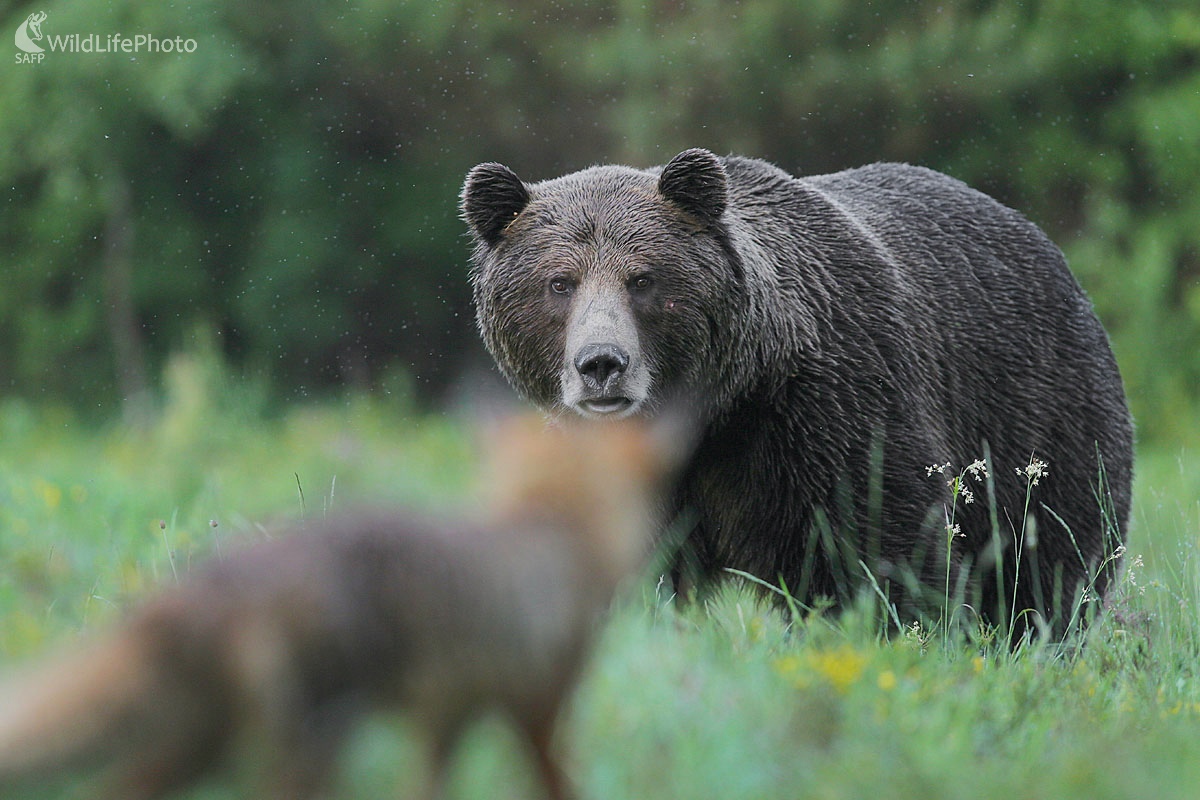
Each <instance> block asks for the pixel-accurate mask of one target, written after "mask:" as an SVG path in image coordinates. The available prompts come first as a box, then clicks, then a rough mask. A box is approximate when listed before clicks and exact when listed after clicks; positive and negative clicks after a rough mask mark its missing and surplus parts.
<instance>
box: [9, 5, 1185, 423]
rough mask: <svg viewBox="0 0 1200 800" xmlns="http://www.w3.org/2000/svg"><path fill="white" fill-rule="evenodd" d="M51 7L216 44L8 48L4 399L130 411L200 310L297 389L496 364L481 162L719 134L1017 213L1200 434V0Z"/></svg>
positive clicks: (1140, 385)
mask: <svg viewBox="0 0 1200 800" xmlns="http://www.w3.org/2000/svg"><path fill="white" fill-rule="evenodd" d="M35 10H44V11H46V12H47V13H48V19H47V21H46V22H45V23H43V26H42V27H43V30H44V31H45V32H46V34H47V35H62V34H69V33H85V34H86V33H97V34H102V35H107V34H111V33H118V32H119V33H122V34H124V35H127V36H129V35H133V34H136V33H140V32H145V33H151V34H154V35H156V36H159V37H172V36H176V35H179V36H183V37H185V38H187V37H190V38H194V39H196V40H197V42H198V49H197V51H196V52H195V53H192V54H184V55H180V54H146V53H142V54H137V55H136V56H134V55H126V54H120V55H118V54H112V53H106V54H84V53H57V52H48V53H47V54H46V57H45V59H44V61H43V63H41V64H38V65H21V64H14V63H13V61H12V57H11V56H10V57H9V58H10V61H9V63H8V65H6V66H5V67H4V74H3V78H2V80H0V184H2V185H3V186H5V187H6V193H5V194H6V200H5V202H4V204H3V206H0V208H2V209H3V211H2V213H0V271H2V273H0V391H2V392H4V393H8V394H18V395H25V396H27V397H29V398H31V399H34V400H35V401H38V400H43V399H48V398H54V399H61V400H66V401H69V402H72V403H75V404H79V405H84V404H100V405H101V406H103V407H104V408H106V409H108V408H111V406H112V404H113V401H114V400H115V399H116V398H118V397H119V396H121V395H123V394H124V395H128V394H129V393H130V391H132V390H134V389H136V388H138V386H139V385H146V384H149V385H151V386H154V385H157V383H158V382H159V381H160V379H161V378H160V376H161V367H162V365H163V363H164V361H165V359H166V357H167V355H168V354H169V353H171V352H172V351H174V350H175V349H178V348H179V347H180V345H181V344H183V343H185V342H186V341H187V340H188V339H189V337H190V336H191V334H192V331H194V330H195V329H196V326H197V325H201V326H206V327H207V329H209V330H212V331H214V335H215V336H216V337H217V340H218V341H219V342H220V349H221V351H222V353H223V354H224V356H225V357H227V358H228V359H230V360H231V361H232V363H234V364H235V365H236V366H237V367H238V368H239V369H241V370H243V371H244V372H245V373H247V374H255V375H264V376H266V380H267V381H268V383H269V385H271V386H272V387H273V389H274V391H275V392H276V393H277V394H280V395H283V396H290V395H291V394H293V393H303V392H305V391H307V390H308V389H310V388H320V387H322V386H328V385H332V384H336V383H344V382H349V383H353V384H356V385H377V384H378V382H379V381H380V380H381V377H382V376H386V375H387V374H388V373H389V371H390V370H392V369H393V368H394V367H400V368H402V369H405V370H408V371H409V372H410V373H411V374H412V375H413V376H414V378H415V382H416V385H417V387H418V389H419V390H420V391H422V392H423V393H424V394H425V395H426V396H434V395H436V394H437V393H439V392H442V391H444V390H445V388H446V387H447V386H448V385H449V384H450V383H451V382H452V381H453V380H454V379H455V378H456V377H457V376H458V375H459V374H460V373H461V372H462V370H463V369H464V368H465V367H467V366H468V365H471V364H481V363H486V356H485V355H484V354H483V353H482V350H481V349H480V347H479V345H478V342H477V336H476V334H475V331H474V328H473V325H472V324H471V311H470V305H469V294H468V291H467V286H466V272H465V261H466V253H467V246H466V242H465V241H464V239H463V238H462V233H463V229H462V226H461V224H460V223H459V221H458V220H457V219H456V216H457V209H456V203H457V193H458V188H459V184H460V181H461V179H462V176H463V174H464V173H465V171H466V170H467V169H468V168H469V167H470V166H471V165H473V164H475V163H477V162H479V161H483V160H500V161H504V162H506V163H508V164H509V165H510V166H512V167H513V168H514V169H516V170H517V171H518V173H519V174H521V175H522V176H523V177H525V178H526V179H538V178H544V177H550V176H552V175H555V174H559V173H562V172H564V171H567V170H572V169H577V168H580V167H583V166H586V165H588V164H591V163H595V162H601V161H624V162H628V163H632V164H635V165H643V166H644V165H650V164H655V163H662V162H663V161H665V160H666V159H667V158H669V157H670V156H671V155H673V154H674V153H675V152H677V151H678V150H680V149H683V148H685V147H689V146H697V145H699V146H705V147H709V148H711V149H714V150H716V151H718V152H730V151H734V152H740V153H745V154H749V155H756V156H761V157H765V158H767V159H769V160H772V161H774V162H776V163H778V164H780V165H781V166H783V167H784V168H786V169H788V170H791V171H794V172H798V173H813V172H822V171H829V170H835V169H839V168H843V167H848V166H854V165H858V164H861V163H865V162H870V161H875V160H903V161H909V162H913V163H920V164H924V165H927V166H930V167H933V168H935V169H940V170H943V171H945V172H948V173H950V174H952V175H955V176H956V177H959V178H961V179H963V180H965V181H967V182H968V183H970V184H972V185H974V186H976V187H978V188H980V189H982V190H984V191H986V192H989V193H991V194H993V195H995V196H997V197H999V198H1000V199H1001V200H1003V201H1005V202H1007V203H1009V204H1010V205H1013V206H1015V207H1016V208H1018V209H1020V210H1022V211H1023V212H1024V213H1026V214H1027V215H1028V216H1030V217H1031V218H1032V219H1033V220H1034V221H1036V222H1037V223H1039V224H1040V225H1042V226H1043V227H1044V228H1046V229H1047V231H1048V232H1049V233H1050V234H1051V235H1052V237H1054V238H1055V239H1056V240H1057V241H1058V242H1059V243H1060V244H1061V245H1062V246H1063V247H1064V249H1065V250H1066V251H1067V254H1068V257H1069V258H1070V260H1071V263H1072V266H1073V268H1074V270H1075V272H1076V274H1077V275H1078V276H1079V278H1080V280H1081V282H1082V283H1083V284H1084V286H1085V288H1087V289H1088V291H1089V292H1090V293H1091V295H1092V297H1093V299H1094V300H1095V302H1096V305H1097V308H1098V311H1099V313H1100V315H1101V317H1102V319H1103V320H1104V322H1105V323H1106V325H1107V326H1108V328H1109V330H1110V332H1111V334H1112V337H1113V340H1114V343H1115V346H1116V349H1117V354H1118V358H1119V359H1120V362H1121V365H1122V368H1123V371H1124V374H1125V376H1126V380H1127V382H1128V387H1129V392H1130V396H1131V400H1132V403H1133V406H1134V411H1135V415H1136V416H1137V418H1138V421H1139V425H1140V433H1141V436H1142V438H1143V440H1160V441H1166V440H1170V439H1172V438H1174V437H1178V436H1181V435H1183V434H1184V433H1186V432H1187V431H1189V430H1191V429H1192V427H1193V426H1192V424H1191V421H1192V420H1194V418H1195V416H1196V411H1197V407H1198V405H1200V360H1198V359H1197V357H1196V356H1195V355H1194V354H1195V353H1196V352H1197V350H1198V348H1200V280H1198V279H1200V226H1197V225H1196V224H1195V220H1196V219H1200V193H1197V192H1196V191H1195V188H1196V187H1197V186H1200V61H1198V56H1200V8H1198V7H1197V6H1196V5H1195V3H1194V2H1193V0H1178V1H1176V2H1171V1H1170V0H1161V2H1155V3H1136V2H1125V0H1058V1H1057V2H1016V1H1015V0H997V1H996V2H979V1H978V0H945V2H941V3H936V4H934V3H912V2H901V1H900V0H884V1H883V2H842V1H841V0H814V1H813V2H806V3H793V2H787V0H747V2H741V3H732V2H716V0H707V1H704V0H700V1H698V2H693V3H683V2H677V1H676V2H667V1H665V0H653V1H652V2H643V1H642V0H638V1H637V2H633V1H632V0H607V1H606V2H599V1H597V0H592V1H590V2H581V3H572V4H565V3H563V4H560V3H557V2H547V1H546V0H526V1H525V2H519V3H516V4H509V5H506V6H504V7H501V6H498V5H493V4H484V3H468V2H463V1H462V0H442V2H437V3H434V2H429V1H428V0H427V1H426V2H394V1H393V2H385V1H384V0H369V1H368V2H364V3H359V4H354V5H347V4H342V3H337V4H330V3H317V2H311V1H306V2H293V3H288V4H284V3H268V2H262V0H250V1H249V2H238V3H234V2H219V0H199V1H198V2H190V3H186V4H174V3H143V2H134V0H113V2H110V3H94V2H84V0H46V2H40V3H32V4H27V3H23V4H21V5H19V6H18V7H16V8H12V9H10V10H9V11H7V12H5V13H4V14H3V16H0V20H2V22H3V24H2V25H0V28H2V29H3V30H4V31H6V32H7V31H12V30H15V28H16V27H17V25H18V24H19V23H20V22H21V21H22V20H23V19H24V17H25V16H26V15H28V14H29V13H31V12H33V11H35ZM5 35H6V36H7V35H9V34H8V33H5ZM122 275H125V276H126V277H125V279H123V278H122ZM123 280H124V282H123ZM123 298H124V299H125V300H127V301H128V303H127V305H128V309H126V310H125V311H124V312H123V311H122V308H123V306H122V301H123ZM139 371H140V373H141V374H139ZM123 373H124V374H125V377H124V378H122V377H121V376H122V374H123Z"/></svg>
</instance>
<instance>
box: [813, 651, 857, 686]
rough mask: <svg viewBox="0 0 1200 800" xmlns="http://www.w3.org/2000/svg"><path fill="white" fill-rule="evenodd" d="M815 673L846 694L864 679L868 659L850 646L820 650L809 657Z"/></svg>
mask: <svg viewBox="0 0 1200 800" xmlns="http://www.w3.org/2000/svg"><path fill="white" fill-rule="evenodd" d="M808 661H809V665H810V666H811V667H812V669H813V671H814V672H816V673H817V674H819V675H820V676H821V677H823V678H825V680H827V681H829V682H830V683H831V684H833V688H835V689H837V690H838V691H839V692H845V691H846V690H847V689H849V688H850V687H851V686H853V685H854V684H855V683H857V682H858V679H859V678H861V677H862V674H863V668H864V667H865V666H866V664H867V659H866V658H864V657H863V655H862V654H861V653H858V652H857V651H855V650H854V649H853V648H852V647H850V646H849V645H843V646H841V647H839V648H837V649H836V650H819V651H817V652H815V653H812V654H810V655H809V657H808Z"/></svg>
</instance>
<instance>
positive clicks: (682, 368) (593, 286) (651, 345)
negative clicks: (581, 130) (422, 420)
mask: <svg viewBox="0 0 1200 800" xmlns="http://www.w3.org/2000/svg"><path fill="white" fill-rule="evenodd" d="M727 195H728V187H727V181H726V174H725V170H724V168H723V166H722V163H721V161H720V160H719V159H718V158H717V157H716V156H714V155H713V154H712V153H710V152H708V151H707V150H700V149H694V150H686V151H684V152H683V153H680V154H679V155H678V156H676V157H675V158H674V159H672V160H671V161H670V163H668V164H667V165H666V166H665V167H663V168H662V169H661V171H659V170H648V171H642V170H636V169H632V168H629V167H618V166H602V167H592V168H590V169H586V170H583V171H581V172H576V173H573V174H570V175H566V176H564V177H561V178H556V179H553V180H548V181H543V182H541V183H534V184H526V183H524V182H523V181H522V180H521V179H520V178H518V177H517V176H516V174H514V173H513V172H512V170H510V169H508V168H507V167H505V166H503V165H501V164H495V163H488V164H480V165H479V166H477V167H475V168H474V169H472V170H471V172H470V173H469V174H468V175H467V180H466V184H465V185H464V187H463V191H462V214H463V218H464V219H465V220H466V222H467V224H468V225H469V226H470V229H471V232H472V234H473V236H474V239H475V244H476V248H475V253H474V256H473V262H474V268H473V270H472V274H471V280H472V284H473V286H474V294H475V306H476V311H477V314H478V323H479V328H480V331H481V332H482V334H483V339H484V342H485V343H486V345H487V347H488V349H489V351H490V352H491V354H492V356H493V357H494V358H495V359H496V362H497V364H498V365H499V366H500V369H501V371H502V372H503V373H504V375H505V377H507V378H508V379H509V381H510V382H511V383H512V384H513V385H514V386H515V387H516V388H517V390H518V391H520V392H521V393H522V394H523V395H525V396H526V397H527V398H529V399H530V400H532V401H533V402H535V403H537V404H538V405H539V406H541V407H542V408H544V409H548V410H552V411H570V412H575V413H577V414H580V415H582V416H586V417H603V416H608V417H622V416H629V415H633V414H637V413H639V412H643V413H644V412H647V411H650V410H652V409H653V408H655V407H657V406H658V405H659V404H661V403H662V402H663V401H665V400H667V399H674V398H679V397H686V398H687V399H689V400H692V401H695V400H697V399H700V400H703V399H704V398H706V397H709V396H710V395H712V394H713V393H714V392H719V387H718V386H717V385H716V384H717V383H719V382H720V381H721V380H723V378H724V377H727V375H725V373H728V372H729V366H728V364H727V363H726V362H727V360H728V354H729V352H730V348H731V346H732V345H731V342H732V339H733V337H734V336H735V333H734V331H735V328H736V324H735V323H736V321H737V318H738V316H739V314H738V310H737V309H738V302H737V300H738V298H740V297H742V295H743V292H742V282H743V275H742V267H741V264H740V262H739V260H738V257H737V254H736V252H735V251H734V248H733V246H732V245H731V243H730V240H729V234H728V231H727V230H726V227H725V224H724V223H723V221H722V218H723V216H724V214H725V211H726V203H727Z"/></svg>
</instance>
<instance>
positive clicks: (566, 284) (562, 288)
mask: <svg viewBox="0 0 1200 800" xmlns="http://www.w3.org/2000/svg"><path fill="white" fill-rule="evenodd" d="M550 291H552V292H554V293H555V294H570V293H571V282H570V281H569V280H567V279H566V278H555V279H554V280H552V281H550Z"/></svg>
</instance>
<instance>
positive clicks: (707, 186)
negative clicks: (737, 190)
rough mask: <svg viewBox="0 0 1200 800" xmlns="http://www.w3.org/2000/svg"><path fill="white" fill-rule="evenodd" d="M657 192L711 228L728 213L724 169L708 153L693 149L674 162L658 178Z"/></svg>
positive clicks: (669, 163)
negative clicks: (726, 211) (726, 209)
mask: <svg viewBox="0 0 1200 800" xmlns="http://www.w3.org/2000/svg"><path fill="white" fill-rule="evenodd" d="M658 191H659V192H661V193H662V195H663V197H665V198H667V199H668V200H670V201H671V202H672V203H674V204H675V205H676V206H678V207H679V208H681V209H683V210H684V211H686V212H688V213H689V214H691V215H692V216H694V217H698V218H699V219H700V220H701V221H702V222H704V223H705V224H708V225H711V224H712V223H714V222H717V221H718V220H720V219H721V215H722V214H724V213H725V204H726V202H727V194H728V189H727V188H726V185H725V168H724V167H722V166H721V162H720V161H719V160H718V159H717V157H716V156H715V155H713V154H712V153H710V152H709V151H707V150H705V149H703V148H700V147H693V148H692V149H691V150H684V151H683V152H682V153H680V154H679V155H677V156H675V157H674V158H672V159H671V160H670V161H669V162H668V163H667V165H666V166H665V167H663V170H662V174H660V175H659V176H658Z"/></svg>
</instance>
